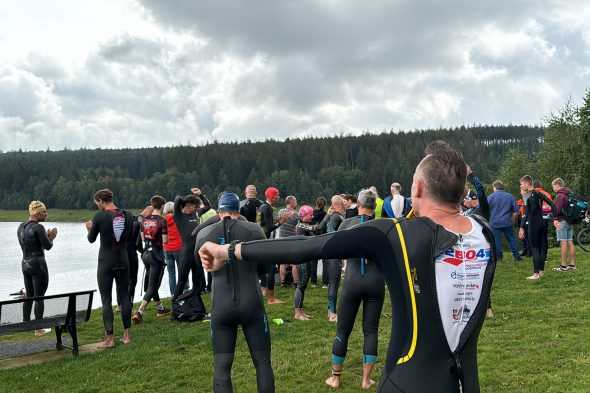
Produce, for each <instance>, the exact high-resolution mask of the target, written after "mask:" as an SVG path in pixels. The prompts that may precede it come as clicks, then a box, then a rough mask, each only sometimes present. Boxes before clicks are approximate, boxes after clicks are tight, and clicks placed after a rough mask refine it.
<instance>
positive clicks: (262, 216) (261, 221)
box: [256, 202, 280, 291]
mask: <svg viewBox="0 0 590 393" xmlns="http://www.w3.org/2000/svg"><path fill="white" fill-rule="evenodd" d="M273 211H274V208H273V207H272V206H271V205H270V204H269V203H268V202H262V204H261V205H260V207H259V208H258V212H257V213H256V223H257V224H258V225H260V227H261V228H262V231H263V232H264V235H265V236H266V238H267V239H270V237H271V236H272V232H273V231H274V230H275V229H277V228H278V227H280V224H279V223H278V222H276V221H275V220H274V214H273ZM276 263H278V262H275V264H276ZM275 274H276V266H275V267H274V268H273V269H272V271H271V272H270V273H267V274H265V275H261V276H260V277H259V278H260V285H261V286H262V287H265V288H268V290H270V291H273V290H274V289H275Z"/></svg>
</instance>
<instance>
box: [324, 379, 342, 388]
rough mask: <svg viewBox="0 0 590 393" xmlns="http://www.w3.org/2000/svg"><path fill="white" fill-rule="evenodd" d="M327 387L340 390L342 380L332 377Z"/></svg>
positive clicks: (327, 382)
mask: <svg viewBox="0 0 590 393" xmlns="http://www.w3.org/2000/svg"><path fill="white" fill-rule="evenodd" d="M326 385H328V386H329V387H331V388H333V389H338V388H339V387H340V378H336V377H330V378H328V379H326Z"/></svg>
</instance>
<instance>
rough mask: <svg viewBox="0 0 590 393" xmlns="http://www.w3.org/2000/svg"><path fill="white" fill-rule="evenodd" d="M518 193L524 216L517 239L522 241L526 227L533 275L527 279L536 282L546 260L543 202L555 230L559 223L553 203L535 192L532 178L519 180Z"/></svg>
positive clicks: (527, 177)
mask: <svg viewBox="0 0 590 393" xmlns="http://www.w3.org/2000/svg"><path fill="white" fill-rule="evenodd" d="M520 192H521V194H522V202H523V203H524V215H523V217H522V220H521V224H520V231H519V233H518V237H519V238H520V240H522V239H524V230H525V228H526V227H527V226H528V235H529V245H530V247H531V252H532V254H533V275H532V276H529V277H527V278H528V279H529V280H538V279H539V278H541V277H543V276H544V275H545V260H546V259H547V246H546V245H545V241H546V238H545V225H546V223H545V221H544V219H543V202H545V203H547V204H548V205H549V206H551V216H552V217H553V220H554V221H553V222H554V225H555V228H556V229H557V230H559V228H560V223H559V221H558V220H557V210H556V209H555V205H554V204H553V201H552V200H551V199H549V198H547V196H545V195H544V194H543V193H541V192H539V191H537V190H535V187H533V178H532V177H530V176H529V175H525V176H523V177H521V178H520Z"/></svg>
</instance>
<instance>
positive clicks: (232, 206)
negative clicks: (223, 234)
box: [217, 192, 240, 212]
mask: <svg viewBox="0 0 590 393" xmlns="http://www.w3.org/2000/svg"><path fill="white" fill-rule="evenodd" d="M217 210H220V211H226V212H233V211H236V212H237V211H238V210H240V198H238V195H237V194H236V193H234V192H224V193H223V194H221V197H220V198H219V208H218V209H217Z"/></svg>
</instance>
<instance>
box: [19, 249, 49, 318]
mask: <svg viewBox="0 0 590 393" xmlns="http://www.w3.org/2000/svg"><path fill="white" fill-rule="evenodd" d="M22 271H23V277H24V280H25V289H26V291H27V297H35V296H44V295H45V292H46V291H47V286H48V285H49V272H48V271H47V263H46V262H45V258H43V257H37V258H35V257H33V258H28V259H26V260H23V262H22ZM32 308H33V302H25V303H24V304H23V321H30V320H31V309H32ZM43 311H45V303H44V302H43V300H38V301H36V302H35V319H42V318H43Z"/></svg>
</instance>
